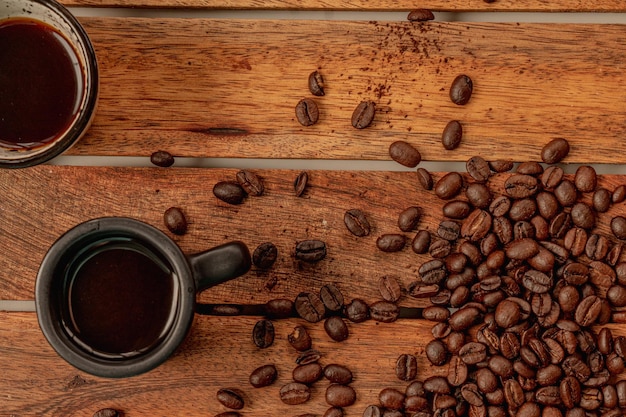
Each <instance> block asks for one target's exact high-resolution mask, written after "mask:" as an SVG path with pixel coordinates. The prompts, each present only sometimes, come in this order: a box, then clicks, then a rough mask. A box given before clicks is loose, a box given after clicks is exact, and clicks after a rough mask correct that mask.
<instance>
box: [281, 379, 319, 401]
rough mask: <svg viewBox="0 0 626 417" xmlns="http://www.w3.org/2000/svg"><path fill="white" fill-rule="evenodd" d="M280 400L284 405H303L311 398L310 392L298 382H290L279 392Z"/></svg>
mask: <svg viewBox="0 0 626 417" xmlns="http://www.w3.org/2000/svg"><path fill="white" fill-rule="evenodd" d="M279 395H280V400H281V401H282V402H284V403H285V404H289V405H297V404H303V403H305V402H307V401H308V400H309V398H310V397H311V390H310V389H309V387H307V386H306V385H304V384H301V383H299V382H290V383H288V384H286V385H283V386H282V387H281V389H280V391H279Z"/></svg>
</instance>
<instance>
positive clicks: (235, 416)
mask: <svg viewBox="0 0 626 417" xmlns="http://www.w3.org/2000/svg"><path fill="white" fill-rule="evenodd" d="M215 417H241V414H240V413H238V412H236V411H224V412H223V413H219V414H216V415H215Z"/></svg>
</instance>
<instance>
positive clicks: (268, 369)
mask: <svg viewBox="0 0 626 417" xmlns="http://www.w3.org/2000/svg"><path fill="white" fill-rule="evenodd" d="M277 376H278V371H277V370H276V366H274V365H263V366H259V367H258V368H256V369H255V370H254V371H252V373H251V374H250V378H249V381H250V385H252V386H253V387H254V388H262V387H267V386H269V385H272V384H273V383H274V381H276V377H277Z"/></svg>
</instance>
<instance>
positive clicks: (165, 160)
mask: <svg viewBox="0 0 626 417" xmlns="http://www.w3.org/2000/svg"><path fill="white" fill-rule="evenodd" d="M150 162H152V164H153V165H156V166H158V167H161V168H167V167H171V166H172V165H174V157H173V156H172V154H171V153H169V152H167V151H156V152H154V153H152V155H150Z"/></svg>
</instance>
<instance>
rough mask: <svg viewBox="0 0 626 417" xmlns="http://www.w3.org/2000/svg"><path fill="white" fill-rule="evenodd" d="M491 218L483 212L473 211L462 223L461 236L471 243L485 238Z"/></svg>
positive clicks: (479, 210)
mask: <svg viewBox="0 0 626 417" xmlns="http://www.w3.org/2000/svg"><path fill="white" fill-rule="evenodd" d="M491 224H492V218H491V215H490V214H489V213H488V212H486V211H485V210H481V209H475V210H474V211H472V212H471V213H470V215H469V216H468V217H467V218H466V219H465V220H464V221H463V224H462V225H461V236H463V237H465V238H467V239H469V240H470V241H472V242H477V241H479V240H481V239H482V238H484V237H485V236H487V233H489V231H490V230H491Z"/></svg>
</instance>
